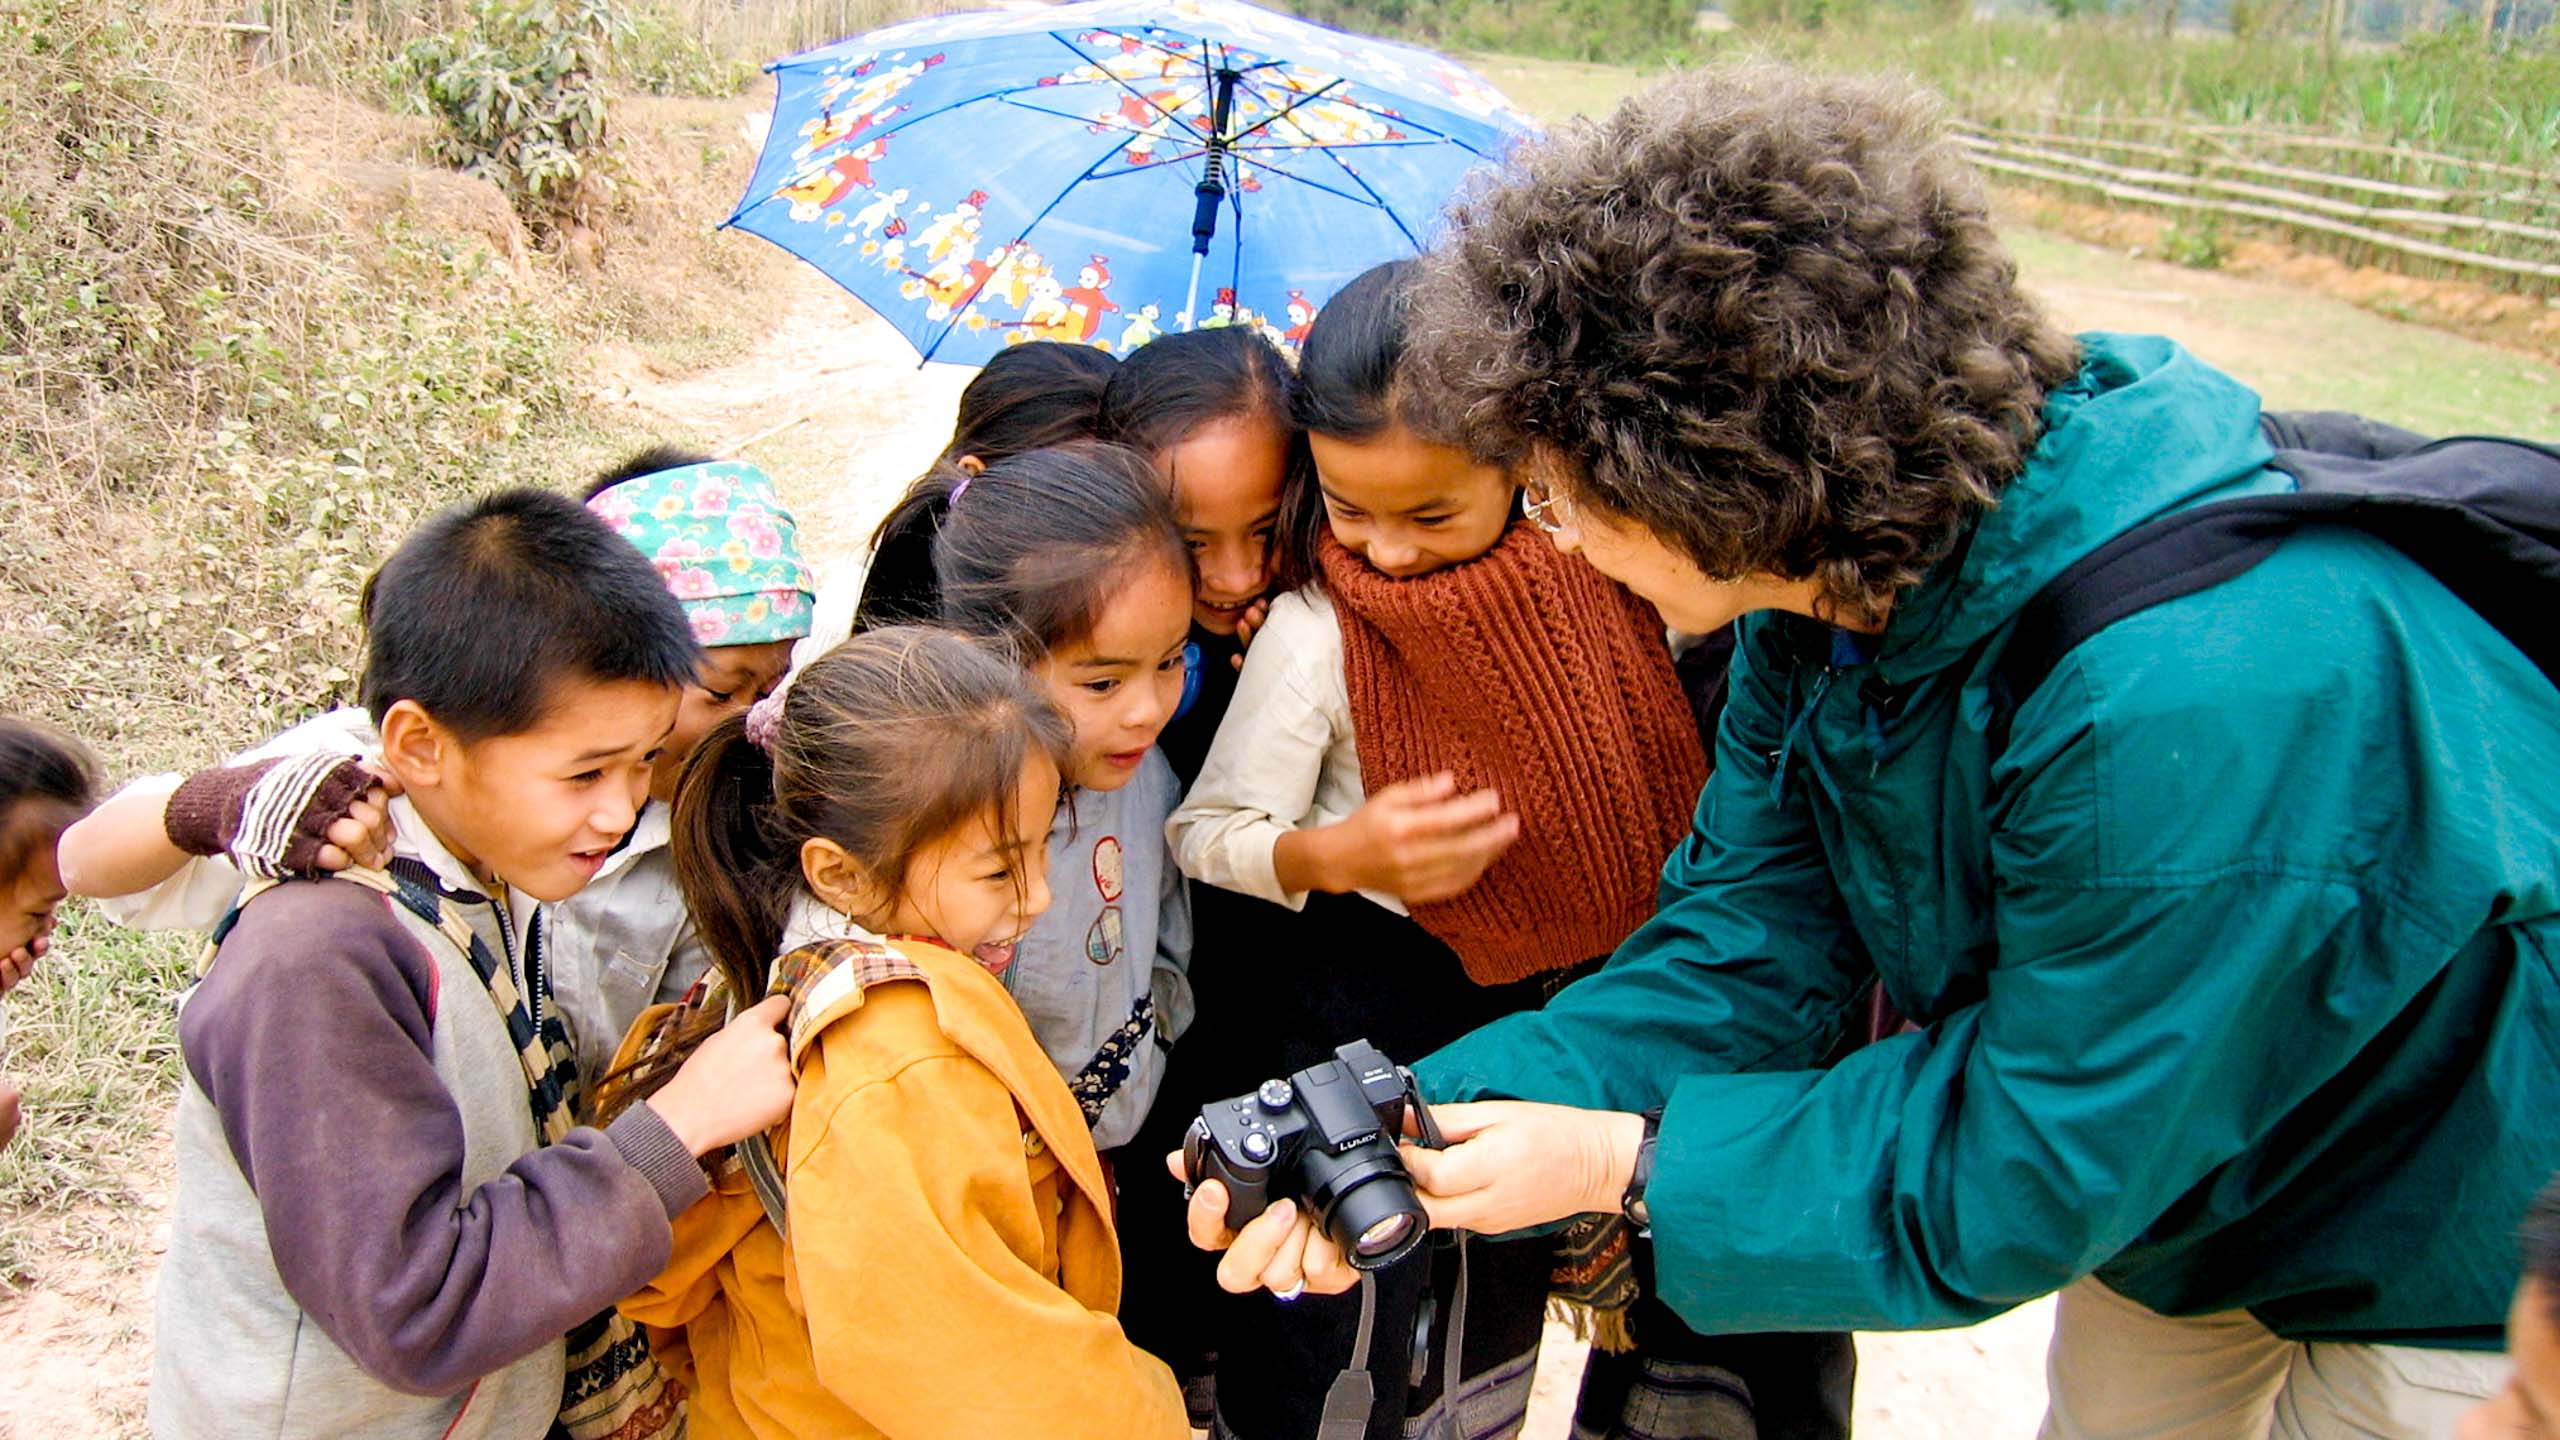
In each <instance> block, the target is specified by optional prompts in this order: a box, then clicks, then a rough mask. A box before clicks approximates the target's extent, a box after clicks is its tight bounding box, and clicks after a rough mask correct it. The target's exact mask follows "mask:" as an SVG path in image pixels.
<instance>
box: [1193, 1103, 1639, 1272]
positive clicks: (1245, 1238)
mask: <svg viewBox="0 0 2560 1440" xmlns="http://www.w3.org/2000/svg"><path fill="white" fill-rule="evenodd" d="M1431 1115H1432V1118H1433V1119H1434V1120H1436V1121H1438V1122H1439V1125H1440V1131H1441V1134H1442V1135H1443V1136H1444V1137H1445V1138H1446V1139H1447V1140H1448V1141H1449V1145H1448V1147H1447V1148H1446V1149H1441V1150H1425V1149H1423V1148H1422V1147H1420V1146H1418V1145H1414V1144H1411V1143H1407V1144H1406V1145H1404V1146H1403V1155H1404V1163H1405V1170H1406V1172H1407V1173H1408V1174H1410V1175H1411V1176H1412V1177H1413V1185H1414V1189H1415V1191H1416V1192H1417V1193H1419V1194H1420V1195H1421V1197H1422V1207H1423V1209H1425V1210H1427V1211H1429V1212H1430V1214H1431V1223H1432V1226H1433V1227H1434V1228H1435V1229H1442V1230H1473V1231H1476V1232H1477V1233H1479V1234H1487V1235H1500V1234H1506V1233H1508V1232H1510V1231H1514V1230H1526V1229H1528V1228H1530V1227H1531V1226H1533V1225H1544V1224H1547V1223H1549V1222H1550V1221H1555V1220H1562V1219H1565V1218H1567V1217H1569V1216H1574V1215H1586V1214H1594V1213H1598V1214H1611V1215H1614V1214H1616V1213H1617V1212H1618V1207H1619V1204H1620V1202H1621V1201H1623V1200H1624V1199H1625V1198H1626V1193H1627V1181H1628V1179H1629V1178H1630V1177H1631V1176H1632V1175H1633V1173H1634V1171H1635V1163H1636V1146H1637V1145H1638V1144H1639V1143H1640V1142H1641V1141H1642V1140H1643V1139H1644V1117H1642V1116H1640V1115H1629V1114H1625V1113H1622V1112H1619V1111H1611V1110H1579V1109H1575V1108H1574V1107H1572V1106H1570V1105H1534V1104H1530V1103H1528V1102H1526V1101H1520V1100H1486V1101H1480V1102H1478V1103H1476V1104H1472V1105H1435V1106H1433V1107H1432V1109H1431ZM1165 1168H1167V1169H1168V1170H1171V1171H1172V1172H1173V1175H1174V1178H1175V1179H1177V1180H1179V1179H1184V1178H1186V1177H1185V1176H1184V1174H1183V1169H1182V1154H1181V1152H1180V1151H1176V1152H1174V1153H1173V1154H1171V1155H1167V1156H1166V1157H1165ZM1183 1218H1184V1221H1185V1224H1186V1227H1187V1228H1188V1229H1189V1231H1190V1233H1191V1243H1192V1244H1194V1245H1197V1246H1199V1247H1200V1248H1201V1249H1203V1250H1222V1251H1224V1252H1226V1253H1225V1254H1223V1255H1222V1256H1220V1257H1219V1260H1218V1284H1219V1285H1220V1286H1221V1287H1222V1288H1224V1289H1227V1290H1231V1291H1234V1292H1236V1293H1238V1294H1242V1293H1244V1292H1245V1291H1248V1290H1255V1289H1263V1290H1269V1291H1271V1292H1272V1293H1273V1294H1275V1295H1278V1296H1282V1297H1284V1298H1288V1299H1295V1298H1296V1297H1297V1295H1298V1294H1299V1293H1300V1287H1303V1288H1304V1289H1306V1290H1312V1291H1314V1292H1315V1293H1317V1294H1319V1295H1338V1294H1340V1293H1341V1292H1343V1291H1345V1290H1348V1289H1350V1288H1351V1287H1352V1286H1353V1285H1354V1284H1356V1283H1358V1281H1359V1279H1360V1272H1359V1271H1358V1270H1357V1269H1355V1268H1353V1267H1352V1265H1351V1263H1350V1261H1348V1260H1347V1259H1345V1258H1344V1257H1343V1254H1342V1251H1341V1249H1340V1248H1339V1247H1337V1246H1336V1245H1335V1244H1334V1243H1333V1241H1332V1240H1331V1239H1329V1238H1328V1237H1326V1236H1325V1235H1324V1234H1323V1233H1322V1232H1321V1231H1319V1230H1318V1229H1317V1228H1316V1225H1315V1221H1314V1219H1313V1218H1312V1217H1310V1216H1308V1215H1307V1214H1306V1213H1305V1212H1304V1211H1303V1210H1302V1209H1301V1208H1300V1207H1298V1206H1295V1205H1292V1204H1290V1203H1289V1202H1288V1201H1286V1200H1282V1201H1276V1202H1274V1203H1273V1204H1272V1206H1271V1208H1270V1209H1268V1210H1265V1211H1263V1212H1262V1214H1261V1215H1260V1216H1258V1217H1256V1218H1255V1219H1253V1220H1252V1221H1251V1222H1249V1223H1247V1224H1246V1226H1245V1227H1244V1229H1243V1230H1241V1231H1235V1230H1229V1229H1228V1228H1227V1192H1226V1187H1224V1186H1222V1185H1220V1184H1219V1183H1218V1182H1217V1181H1215V1180H1204V1181H1202V1182H1201V1183H1200V1187H1199V1189H1198V1190H1197V1191H1195V1192H1194V1193H1193V1194H1192V1197H1191V1208H1190V1210H1189V1211H1188V1212H1187V1213H1186V1214H1185V1216H1184V1217H1183Z"/></svg>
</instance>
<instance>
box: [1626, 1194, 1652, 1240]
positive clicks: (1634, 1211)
mask: <svg viewBox="0 0 2560 1440" xmlns="http://www.w3.org/2000/svg"><path fill="white" fill-rule="evenodd" d="M1627 1218H1628V1219H1629V1220H1632V1221H1634V1222H1635V1227H1636V1228H1637V1229H1638V1230H1642V1231H1645V1232H1647V1233H1650V1232H1651V1231H1652V1229H1653V1207H1652V1206H1650V1205H1647V1204H1646V1203H1645V1202H1644V1197H1643V1196H1641V1195H1639V1196H1637V1197H1636V1198H1635V1199H1633V1200H1630V1201H1628V1202H1627Z"/></svg>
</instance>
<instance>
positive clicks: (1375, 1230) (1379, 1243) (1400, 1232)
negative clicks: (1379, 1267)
mask: <svg viewBox="0 0 2560 1440" xmlns="http://www.w3.org/2000/svg"><path fill="white" fill-rule="evenodd" d="M1412 1231H1413V1217H1412V1216H1411V1215H1390V1216H1388V1217H1387V1218H1386V1219H1384V1220H1381V1221H1379V1222H1378V1223H1377V1224H1375V1225H1372V1226H1370V1227H1369V1228H1368V1229H1366V1230H1363V1231H1361V1232H1360V1239H1359V1240H1358V1241H1357V1242H1356V1243H1354V1244H1353V1245H1352V1247H1351V1248H1352V1249H1353V1250H1354V1251H1356V1252H1358V1253H1359V1254H1362V1255H1383V1254H1385V1253H1386V1252H1388V1251H1390V1250H1393V1249H1394V1248H1396V1246H1397V1245H1399V1244H1402V1243H1403V1241H1404V1237H1405V1236H1406V1235H1408V1234H1410V1233H1412Z"/></svg>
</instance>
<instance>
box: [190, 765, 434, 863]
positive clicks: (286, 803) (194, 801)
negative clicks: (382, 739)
mask: <svg viewBox="0 0 2560 1440" xmlns="http://www.w3.org/2000/svg"><path fill="white" fill-rule="evenodd" d="M399 793H400V781H399V778H398V777H397V776H395V775H393V774H392V773H391V771H390V770H389V769H388V768H387V767H385V766H384V765H383V764H382V763H381V762H380V761H376V760H360V759H356V758H354V757H352V756H331V755H325V754H323V755H298V756H290V757H286V758H283V759H276V760H259V761H254V762H252V763H250V764H246V765H228V766H222V767H218V768H216V769H212V770H200V771H198V772H196V773H195V774H193V775H191V776H189V777H187V779H186V780H185V781H183V782H182V783H181V784H180V785H179V786H178V788H177V790H176V792H175V793H173V794H171V795H170V796H169V800H168V805H167V807H166V810H165V812H164V816H163V821H162V823H163V825H164V827H165V828H166V830H167V832H168V836H169V841H170V843H171V844H173V845H175V846H177V847H178V848H179V849H180V850H182V851H185V852H186V853H187V854H190V855H222V856H226V857H228V858H229V859H230V861H231V862H232V863H233V864H234V865H237V866H238V867H239V868H240V869H242V870H244V871H246V872H248V873H249V874H252V875H268V876H284V875H309V874H315V873H321V872H327V871H333V870H345V869H348V868H350V867H353V866H369V867H371V866H380V865H383V864H385V863H386V862H388V861H389V860H390V858H391V811H390V807H391V797H393V796H394V795H397V794H399ZM286 816H290V817H292V820H291V823H290V824H289V825H286V826H283V827H278V826H276V825H275V824H274V823H273V821H274V820H275V819H281V818H282V817H286Z"/></svg>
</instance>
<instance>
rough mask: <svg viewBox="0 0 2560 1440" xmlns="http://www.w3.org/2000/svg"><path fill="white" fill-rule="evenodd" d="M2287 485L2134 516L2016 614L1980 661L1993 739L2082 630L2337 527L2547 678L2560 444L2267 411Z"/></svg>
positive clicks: (2557, 670)
mask: <svg viewBox="0 0 2560 1440" xmlns="http://www.w3.org/2000/svg"><path fill="white" fill-rule="evenodd" d="M2259 425H2260V429H2261V430H2262V432H2263V433H2264V434H2265V435H2266V437H2267V439H2268V442H2269V443H2270V444H2272V445H2274V446H2276V447H2277V448H2276V453H2275V458H2274V459H2273V460H2271V461H2269V462H2268V463H2269V464H2271V465H2272V466H2274V467H2275V468H2276V469H2278V470H2282V471H2284V472H2285V473H2286V474H2288V475H2291V476H2292V477H2293V478H2294V481H2295V483H2296V486H2297V488H2296V489H2295V490H2294V491H2293V493H2291V494H2285V495H2252V496H2247V497H2244V498H2241V499H2237V500H2222V501H2216V502H2213V503H2210V504H2205V505H2198V506H2195V507H2193V508H2191V509H2187V510H2181V511H2179V512H2177V513H2176V514H2174V515H2165V516H2162V517H2161V518H2160V519H2157V520H2154V521H2151V522H2150V523H2148V524H2145V525H2138V526H2136V527H2134V528H2133V529H2131V530H2128V531H2126V532H2125V533H2123V534H2122V535H2119V536H2117V537H2116V538H2115V539H2113V540H2110V541H2108V542H2107V543H2106V544H2104V545H2102V546H2099V547H2098V548H2097V549H2096V550H2094V551H2092V552H2091V553H2090V554H2089V555H2088V556H2087V557H2086V558H2084V559H2082V560H2081V561H2080V562H2079V563H2077V564H2075V565H2073V566H2072V567H2071V568H2070V569H2068V570H2065V571H2063V572H2062V573H2061V574H2060V575H2057V576H2055V577H2054V578H2053V579H2052V580H2051V581H2050V582H2048V583H2047V584H2046V585H2045V587H2044V588H2043V589H2042V590H2039V591H2037V592H2036V594H2035V597H2034V598H2033V599H2031V600H2029V601H2028V602H2027V604H2026V607H2025V608H2024V609H2022V610H2020V611H2019V612H2018V620H2017V624H2016V627H2015V628H2014V629H2013V630H2012V631H2011V632H2010V638H2009V643H2008V646H2007V648H2006V649H2004V650H2003V651H2002V652H2001V655H2000V658H1999V660H1998V661H1997V662H1995V665H1994V669H1993V673H1992V697H1991V698H1992V705H1993V711H1992V723H1991V731H1990V734H1991V753H1992V754H1993V755H1995V756H1996V755H1998V754H1999V753H2000V752H2001V751H2002V750H2004V749H2006V748H2008V743H2009V723H2010V720H2011V718H2012V717H2013V716H2015V715H2016V714H2017V710H2018V707H2019V706H2020V705H2022V704H2024V703H2025V702H2026V698H2027V697H2028V696H2029V695H2032V694H2034V693H2035V689H2036V687H2037V686H2038V685H2041V684H2043V683H2044V681H2045V678H2046V677H2047V676H2049V675H2051V674H2052V673H2053V668H2054V667H2055V666H2056V665H2058V664H2060V663H2062V657H2064V656H2065V655H2068V654H2070V653H2071V651H2072V649H2073V647H2075V646H2077V645H2078V644H2079V643H2080V642H2081V641H2083V640H2086V639H2088V638H2089V637H2090V636H2092V635H2095V634H2097V633H2098V632H2099V631H2101V630H2104V629H2105V628H2107V627H2108V626H2109V625H2112V624H2114V623H2115V622H2116V621H2118V620H2122V619H2124V618H2125V617H2126V616H2128V615H2133V614H2137V613H2139V612H2141V611H2144V610H2148V609H2150V608H2151V607H2152V606H2154V605H2158V604H2161V603H2163V602H2165V601H2169V600H2175V599H2177V598H2178V597H2179V596H2182V595H2192V594H2194V593H2196V592H2197V591H2199V590H2204V589H2208V588H2210V587H2212V586H2215V585H2219V584H2221V583H2222V582H2223V581H2225V580H2229V579H2231V578H2233V577H2234V576H2237V575H2241V574H2243V573H2245V572H2247V571H2248V570H2249V569H2250V568H2251V567H2252V566H2255V565H2256V564H2257V563H2258V562H2259V561H2261V560H2264V559H2266V558H2267V556H2269V555H2271V554H2273V553H2275V548H2276V547H2277V546H2278V545H2280V544H2282V543H2283V542H2284V540H2285V537H2286V536H2289V535H2291V534H2293V533H2295V532H2296V531H2298V530H2301V529H2304V528H2305V527H2308V526H2313V525H2346V526H2352V527H2354V528H2356V529H2359V530H2363V531H2365V532H2366V533H2368V534H2370V535H2373V536H2375V537H2376V538H2378V539H2381V540H2384V541H2387V542H2389V543H2390V544H2391V545H2392V546H2393V547H2394V548H2396V549H2398V550H2399V551H2400V552H2401V553H2402V554H2404V555H2406V556H2408V557H2409V558H2410V559H2412V560H2415V561H2417V562H2418V563H2419V564H2420V565H2423V566H2425V567H2426V569H2427V572H2428V573H2429V574H2431V575H2433V576H2435V577H2436V579H2437V580H2438V581H2440V582H2442V583H2443V584H2444V586H2445V588H2446V589H2448V590H2451V591H2452V592H2453V593H2454V594H2456V595H2458V596H2460V597H2462V600H2463V602H2464V603H2466V604H2468V605H2469V606H2470V607H2471V608H2472V609H2473V610H2475V611H2477V612H2479V614H2480V618H2482V619H2484V620H2486V621H2488V622H2489V623H2490V624H2491V625H2493V626H2495V627H2497V630H2498V632H2499V633H2500V634H2502V635H2504V636H2506V637H2507V639H2508V640H2509V641H2511V642H2513V643H2514V645H2515V647H2516V648H2517V649H2519V650H2522V651H2523V652H2524V653H2525V656H2526V658H2528V659H2530V660H2532V661H2533V663H2534V664H2535V665H2536V666H2538V667H2540V668H2541V670H2542V673H2543V674H2544V675H2545V676H2546V677H2549V678H2550V680H2551V682H2552V683H2553V684H2554V685H2560V448H2555V447H2553V446H2549V445H2542V444H2537V443H2535V442H2533V441H2530V440H2515V439H2508V438H2504V437H2499V436H2488V435H2466V436H2457V437H2454V438H2451V439H2445V440H2428V439H2426V438H2424V437H2423V436H2419V435H2414V434H2411V433H2410V432H2408V431H2406V430H2400V429H2397V428H2395V427H2392V426H2388V425H2383V424H2380V423H2378V422H2375V421H2371V420H2366V419H2363V418H2361V417H2359V416H2354V415H2341V414H2335V413H2327V412H2310V413H2292V414H2285V413H2270V414H2268V415H2265V416H2262V417H2261V418H2260V422H2259Z"/></svg>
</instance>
